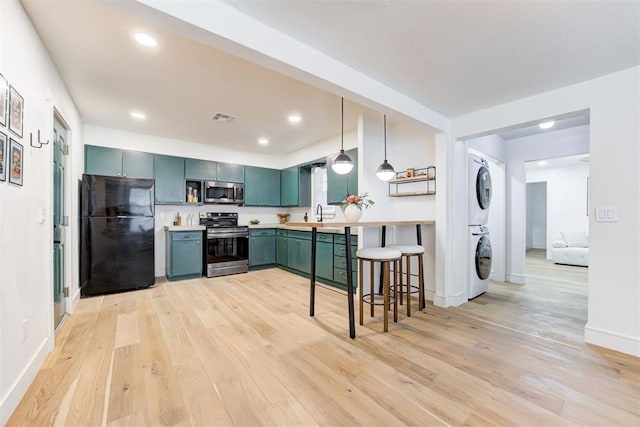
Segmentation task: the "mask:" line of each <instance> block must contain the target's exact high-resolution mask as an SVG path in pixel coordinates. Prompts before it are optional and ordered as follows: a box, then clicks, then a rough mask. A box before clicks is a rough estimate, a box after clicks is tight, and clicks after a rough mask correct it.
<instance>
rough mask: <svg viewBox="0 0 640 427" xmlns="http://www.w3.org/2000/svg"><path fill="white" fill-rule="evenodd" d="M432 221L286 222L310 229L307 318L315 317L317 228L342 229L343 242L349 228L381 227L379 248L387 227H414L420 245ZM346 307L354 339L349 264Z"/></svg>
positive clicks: (383, 240) (348, 246) (291, 225)
mask: <svg viewBox="0 0 640 427" xmlns="http://www.w3.org/2000/svg"><path fill="white" fill-rule="evenodd" d="M433 224H435V221H434V220H408V221H361V222H287V223H286V224H285V226H288V227H304V228H311V272H310V278H309V316H312V317H313V316H315V297H316V246H317V232H318V228H325V227H332V228H336V227H338V228H344V236H345V240H346V241H347V242H349V241H350V240H351V227H381V228H382V236H381V241H380V246H385V244H386V231H387V226H415V227H416V243H417V244H418V245H422V228H421V226H422V225H433ZM345 249H346V258H347V259H351V245H348V244H347V245H346V247H345ZM346 267H347V268H346V269H347V306H348V310H349V337H350V338H352V339H354V338H355V337H356V323H355V305H354V301H353V294H354V288H353V276H352V274H353V272H352V266H351V263H350V262H348V263H347V266H346Z"/></svg>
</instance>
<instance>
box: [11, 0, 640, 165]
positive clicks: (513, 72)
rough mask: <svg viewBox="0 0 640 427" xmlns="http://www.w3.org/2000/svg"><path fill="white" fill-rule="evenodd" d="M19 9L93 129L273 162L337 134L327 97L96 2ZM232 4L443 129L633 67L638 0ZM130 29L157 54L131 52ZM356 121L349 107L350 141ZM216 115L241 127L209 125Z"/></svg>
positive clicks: (334, 101) (335, 102)
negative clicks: (298, 118)
mask: <svg viewBox="0 0 640 427" xmlns="http://www.w3.org/2000/svg"><path fill="white" fill-rule="evenodd" d="M22 3H23V4H24V6H25V9H26V10H27V12H28V14H29V15H30V17H31V19H32V21H33V23H34V25H35V26H36V28H37V30H38V32H39V33H40V35H41V37H42V38H43V40H44V42H45V44H46V46H47V48H48V49H49V51H50V52H51V55H52V57H53V59H54V62H55V63H56V65H57V67H58V69H59V70H60V72H61V74H62V76H63V79H64V80H65V83H66V84H67V87H68V88H69V91H70V92H71V95H72V96H73V98H74V100H75V102H76V105H77V106H78V108H79V110H80V113H81V114H82V116H83V119H84V120H85V121H86V122H88V123H92V124H96V125H99V126H107V127H113V128H119V129H124V130H129V131H133V132H141V133H147V134H152V135H159V136H164V137H169V138H176V139H182V140H188V141H195V142H201V143H208V144H212V145H221V146H226V147H230V148H235V149H240V150H247V151H257V152H265V153H269V154H284V153H287V152H290V151H293V150H295V149H298V148H301V147H303V146H305V145H308V144H311V143H313V142H316V141H318V140H321V139H324V138H327V137H329V136H332V135H336V134H337V133H339V130H340V116H339V114H340V104H339V102H340V101H339V98H338V96H336V95H335V94H330V93H328V92H325V91H323V90H319V89H317V88H315V87H312V86H310V85H308V84H306V83H302V82H299V81H296V80H294V79H292V78H290V77H286V76H283V75H280V74H277V73H275V72H273V71H271V70H267V69H265V68H263V67H260V66H257V65H255V64H252V63H250V62H248V61H246V60H244V59H240V58H237V57H233V56H231V55H229V54H226V53H222V52H220V51H217V50H214V49H212V48H211V47H208V46H205V45H203V44H200V43H198V42H195V41H193V40H190V39H188V38H186V37H184V36H181V35H178V34H176V33H173V32H171V31H169V30H167V29H163V28H160V27H158V26H154V25H152V24H151V23H150V22H146V21H143V20H141V19H140V18H135V17H133V16H131V15H128V14H126V13H125V12H123V11H122V10H116V9H113V8H111V7H110V6H108V5H105V4H104V3H98V2H96V1H94V0H84V1H62V0H22ZM227 3H228V4H231V5H232V6H233V7H235V8H237V9H238V10H239V11H241V12H242V13H245V14H248V15H250V16H252V17H253V18H255V19H256V20H258V21H261V22H263V23H265V24H267V25H269V26H271V27H273V28H275V29H277V30H279V31H281V32H282V33H285V34H287V35H289V36H291V37H293V38H296V39H298V40H300V41H302V42H303V43H305V44H307V45H309V46H311V47H313V48H315V49H318V50H320V51H323V52H325V53H327V54H328V55H330V56H332V57H334V58H336V59H337V60H339V61H341V62H343V63H345V64H346V65H348V66H351V67H352V68H354V69H357V70H359V71H361V72H363V73H365V74H367V75H369V76H370V77H373V78H375V79H376V80H378V81H380V82H381V83H383V84H385V85H387V86H389V87H391V88H393V89H395V90H397V91H398V92H401V93H403V94H405V95H407V96H409V97H410V98H412V99H414V100H416V101H418V102H420V103H421V104H423V105H424V106H427V107H429V108H431V109H433V110H435V111H437V112H440V113H443V114H445V115H447V116H449V117H455V116H457V115H460V114H464V113H468V112H472V111H475V110H478V109H481V108H485V107H489V106H491V105H495V104H500V103H504V102H508V101H512V100H515V99H518V98H521V97H524V96H529V95H533V94H536V93H540V92H544V91H548V90H552V89H554V88H558V87H562V86H565V85H568V84H572V83H576V82H580V81H584V80H588V79H591V78H594V77H596V76H599V75H604V74H607V73H611V72H614V71H617V70H621V69H624V68H628V67H631V66H635V65H638V63H640V60H639V57H640V40H639V39H640V19H639V17H640V2H637V1H588V2H587V1H580V2H574V1H520V2H518V1H511V0H509V1H503V0H498V1H492V2H473V1H450V2H445V1H393V0H384V1H380V0H368V1H346V0H344V1H326V0H306V1H288V0H284V1H274V0H266V1H255V0H248V1H237V0H233V1H227ZM136 30H144V31H147V32H149V33H151V34H152V35H154V36H155V37H157V38H158V40H159V43H160V46H159V48H158V49H156V50H152V51H145V50H143V49H142V48H141V47H139V46H138V45H136V44H135V43H134V42H133V41H132V38H131V36H132V32H133V31H136ZM134 108H137V109H141V110H144V111H145V112H146V113H147V115H148V120H147V121H146V122H144V123H137V122H133V121H132V120H131V119H130V118H129V116H128V114H129V111H130V110H132V109H134ZM363 110H364V108H363V107H361V106H359V105H357V104H354V103H351V102H348V101H347V102H345V114H346V118H345V128H346V129H352V128H354V127H355V125H356V119H355V118H356V116H357V114H359V113H360V112H361V111H363ZM293 111H296V112H299V113H301V114H302V116H303V123H302V124H300V125H298V126H296V127H292V126H291V125H289V124H288V123H287V122H286V115H287V114H288V113H290V112H293ZM216 112H225V113H229V114H233V115H237V116H239V117H240V118H239V120H237V121H236V122H234V123H232V124H216V123H213V122H211V121H210V120H209V117H210V116H211V115H212V114H213V113H216ZM369 113H371V114H380V113H379V112H369ZM260 136H266V137H268V138H270V140H271V141H272V143H271V144H270V146H269V147H267V148H264V147H260V146H258V144H257V143H256V140H257V138H258V137H260Z"/></svg>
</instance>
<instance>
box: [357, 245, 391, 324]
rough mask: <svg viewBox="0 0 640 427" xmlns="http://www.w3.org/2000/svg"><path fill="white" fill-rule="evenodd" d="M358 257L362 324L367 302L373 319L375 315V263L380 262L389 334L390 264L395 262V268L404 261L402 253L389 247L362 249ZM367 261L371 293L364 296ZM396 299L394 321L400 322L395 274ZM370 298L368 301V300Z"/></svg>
mask: <svg viewBox="0 0 640 427" xmlns="http://www.w3.org/2000/svg"><path fill="white" fill-rule="evenodd" d="M356 257H357V258H358V262H359V267H360V270H359V271H360V286H359V288H360V290H359V292H360V324H361V325H362V324H364V303H365V302H366V303H367V304H369V305H370V306H371V317H373V315H374V305H375V304H376V303H375V300H374V295H375V293H374V292H373V289H374V277H373V276H374V274H373V270H374V268H373V267H374V265H375V264H374V263H376V262H379V263H380V268H381V269H382V282H383V287H382V289H383V305H384V310H383V312H384V331H385V332H387V331H388V330H389V309H390V305H391V295H390V294H391V285H390V282H391V278H390V275H391V269H390V263H391V262H393V263H394V265H395V266H397V263H398V262H399V261H400V260H401V259H402V253H401V252H400V251H398V250H396V249H392V248H388V247H378V248H362V249H358V251H357V252H356ZM365 261H368V262H369V263H370V269H369V271H370V277H371V283H370V284H371V292H370V293H368V294H366V295H364V291H363V288H364V286H363V276H364V269H363V264H364V262H365ZM397 270H398V269H397V267H394V272H395V271H397ZM393 282H394V286H393V289H394V297H393V321H394V322H397V321H398V299H397V294H396V291H397V288H398V286H397V282H398V281H397V279H396V277H395V273H394V280H393ZM367 297H368V300H366V298H367Z"/></svg>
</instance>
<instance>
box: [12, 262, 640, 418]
mask: <svg viewBox="0 0 640 427" xmlns="http://www.w3.org/2000/svg"><path fill="white" fill-rule="evenodd" d="M539 261H540V262H539V263H538V264H537V265H536V263H535V262H534V263H533V264H531V263H530V265H529V270H530V271H529V272H530V273H531V277H530V278H529V279H528V280H529V284H527V285H526V286H516V285H509V284H503V283H491V284H490V288H489V292H487V293H486V294H484V295H481V296H480V297H478V298H476V299H474V300H473V301H472V302H471V303H468V304H465V305H463V306H461V307H457V308H448V309H443V308H438V307H434V306H433V305H431V304H428V306H427V310H426V311H425V312H423V313H418V312H415V313H414V314H413V316H412V317H411V318H407V317H406V316H405V315H404V310H400V321H399V322H398V323H397V324H394V323H390V325H389V332H388V333H383V332H381V330H382V320H381V317H380V316H379V317H377V318H374V319H371V318H369V317H368V315H365V325H364V326H358V327H357V333H358V338H357V339H356V340H351V339H349V338H348V334H347V320H346V311H347V310H346V297H345V296H344V295H342V294H340V293H337V292H335V291H332V290H328V289H324V288H320V289H319V290H318V295H317V298H316V301H317V308H316V317H315V318H311V317H309V316H308V300H309V294H308V282H307V280H305V279H303V278H300V277H298V276H295V275H293V274H290V273H287V272H284V271H282V270H278V269H271V270H262V271H256V272H250V273H248V274H241V275H234V276H227V277H221V278H216V279H194V280H188V281H181V282H173V283H166V282H163V283H158V284H157V285H156V286H155V287H154V288H153V289H149V290H143V291H136V292H129V293H123V294H117V295H110V296H104V297H94V298H89V299H83V300H81V301H80V302H79V303H78V306H77V309H76V311H75V313H74V314H73V315H72V316H70V318H69V319H68V320H67V321H66V323H65V324H64V325H63V327H62V329H61V331H60V332H59V334H58V336H57V338H56V348H55V351H54V352H53V353H52V354H51V355H50V356H49V357H48V359H47V361H46V363H45V365H44V367H43V368H42V370H41V371H40V373H39V374H38V376H37V377H36V379H35V381H34V383H33V384H32V386H31V387H30V389H29V390H28V392H27V394H26V396H25V397H24V399H23V400H22V402H21V404H20V405H19V407H18V408H17V410H16V411H15V413H14V414H13V417H12V418H11V419H10V420H9V423H8V425H9V426H23V425H38V426H48V425H70V426H71V425H82V426H99V425H109V426H111V425H113V426H119V425H132V426H139V425H154V426H155V425H194V426H208V425H242V426H259V425H268V426H281V425H332V426H333V425H347V424H349V425H366V426H395V425H415V426H426V425H527V426H550V425H577V424H579V425H593V426H613V425H622V426H638V425H640V404H639V396H640V361H639V359H638V358H633V357H630V356H627V355H623V354H619V353H616V352H613V351H609V350H605V349H602V348H598V347H594V346H589V345H586V344H584V342H583V329H584V324H585V321H586V274H587V273H586V269H583V270H575V268H573V269H572V268H568V269H565V268H560V271H561V274H560V275H559V276H557V277H558V278H557V279H549V278H545V277H546V276H545V274H546V273H544V272H545V271H546V272H547V273H548V271H549V268H553V267H552V266H549V265H546V266H545V262H544V260H539ZM536 271H538V272H537V273H536ZM415 303H416V302H415V300H414V304H415ZM378 311H380V310H378Z"/></svg>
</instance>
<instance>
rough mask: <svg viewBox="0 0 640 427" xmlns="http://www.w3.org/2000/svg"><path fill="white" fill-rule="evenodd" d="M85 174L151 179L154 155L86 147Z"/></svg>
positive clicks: (92, 146)
mask: <svg viewBox="0 0 640 427" xmlns="http://www.w3.org/2000/svg"><path fill="white" fill-rule="evenodd" d="M85 173H87V174H93V175H107V176H122V177H127V178H149V179H151V178H153V154H150V153H143V152H140V151H132V150H121V149H119V148H109V147H98V146H95V145H85Z"/></svg>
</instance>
